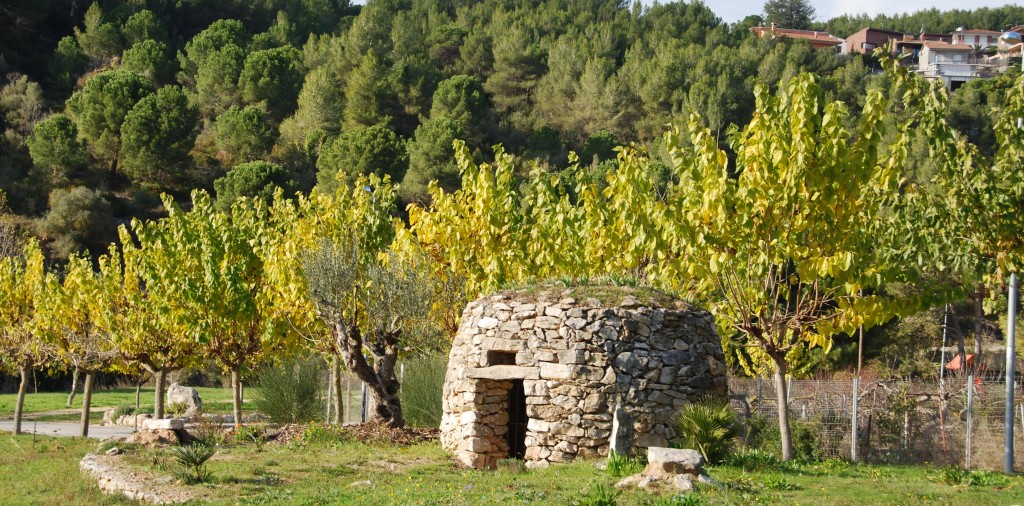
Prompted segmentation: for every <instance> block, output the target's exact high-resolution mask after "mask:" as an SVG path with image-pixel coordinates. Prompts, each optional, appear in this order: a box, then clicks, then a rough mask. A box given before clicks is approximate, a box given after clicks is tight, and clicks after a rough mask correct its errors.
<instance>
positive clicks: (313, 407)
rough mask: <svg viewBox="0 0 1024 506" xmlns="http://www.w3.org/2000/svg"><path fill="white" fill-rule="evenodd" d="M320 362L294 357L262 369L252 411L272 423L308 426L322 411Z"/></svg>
mask: <svg viewBox="0 0 1024 506" xmlns="http://www.w3.org/2000/svg"><path fill="white" fill-rule="evenodd" d="M323 377H324V363H323V360H321V359H320V358H319V357H294V358H290V359H286V360H282V361H281V362H278V363H276V364H274V365H272V366H269V367H266V368H264V369H263V370H262V371H261V372H260V374H259V376H258V377H257V379H256V384H255V386H256V388H255V390H256V393H255V395H254V397H255V399H254V404H255V406H256V409H257V410H258V411H259V412H260V413H263V414H264V415H266V416H268V417H270V419H271V420H272V421H273V422H274V423H278V424H287V423H309V422H312V421H315V420H320V419H321V418H322V417H323V412H324V399H323V389H324V385H323Z"/></svg>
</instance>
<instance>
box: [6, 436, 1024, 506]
mask: <svg viewBox="0 0 1024 506" xmlns="http://www.w3.org/2000/svg"><path fill="white" fill-rule="evenodd" d="M95 448H96V442H95V441H87V440H82V439H78V438H61V439H53V438H45V437H39V438H37V440H36V442H35V444H34V445H33V439H32V437H31V436H18V437H13V436H11V435H10V434H2V433H0V473H2V474H0V475H2V476H4V480H3V482H2V483H0V490H2V492H0V504H25V503H31V504H69V503H70V504H128V503H130V502H129V501H126V500H124V499H121V498H120V497H118V496H105V495H102V494H101V493H100V492H99V490H98V489H97V488H96V486H95V485H94V484H93V483H92V482H91V481H90V480H89V479H88V478H86V477H84V476H83V475H82V474H80V473H79V471H78V460H79V459H80V458H81V457H82V455H84V454H85V453H86V452H88V451H93V450H95ZM122 458H125V459H128V462H130V463H131V464H132V466H134V467H137V468H138V469H139V470H141V471H143V472H147V473H151V474H152V476H153V477H154V478H155V477H159V476H165V475H168V474H171V473H172V472H173V471H174V470H175V468H176V464H175V463H174V461H173V459H172V457H171V455H170V453H169V452H168V451H167V450H158V451H150V450H131V451H129V453H128V454H127V455H126V456H125V457H122ZM595 464H596V462H595V461H582V462H576V463H573V464H569V465H562V466H553V467H550V468H548V469H542V470H534V471H526V472H516V471H513V470H499V471H476V470H469V469H463V468H460V467H458V466H456V465H455V463H454V461H453V460H452V459H451V458H450V457H449V456H448V455H447V454H446V453H445V452H443V451H442V450H441V448H440V447H439V445H438V444H437V443H421V444H416V445H412V446H408V447H399V446H394V445H389V444H364V443H359V442H349V441H340V442H327V443H306V444H295V443H291V444H286V445H282V444H276V443H268V444H266V445H264V446H263V447H262V448H257V447H255V446H253V445H252V444H244V445H232V446H229V447H225V448H221V449H220V450H219V452H218V454H217V455H216V456H214V458H213V459H212V460H211V461H210V462H209V464H208V465H209V466H210V469H211V470H212V471H213V481H212V483H208V484H203V485H194V487H198V488H199V489H200V491H201V495H203V496H206V497H208V498H209V499H210V501H211V502H213V503H222V504H366V505H392V504H410V505H412V504H415V505H450V504H455V505H471V504H472V505H475V504H480V505H485V504H559V505H561V504H573V503H574V502H578V501H583V500H585V499H587V498H594V497H596V496H597V495H598V494H597V491H598V489H599V488H603V489H604V490H605V491H606V492H607V493H610V494H616V492H614V489H612V485H613V484H614V483H615V482H616V481H618V479H619V478H615V477H612V476H610V475H609V474H608V473H607V471H602V470H600V469H598V468H597V466H596V465H595ZM709 473H710V474H711V476H712V477H714V478H715V479H716V480H718V481H719V482H721V483H722V484H723V485H724V486H725V487H726V489H725V490H717V489H713V488H707V487H702V488H700V489H699V491H698V493H697V494H696V496H697V499H698V501H699V502H692V503H683V502H672V500H671V499H672V498H671V497H670V496H668V495H663V496H660V497H659V496H654V495H650V494H648V493H646V492H641V491H628V492H623V493H618V494H617V503H618V504H620V505H624V506H625V505H652V504H657V505H666V506H667V505H670V504H726V505H733V504H735V505H740V504H815V505H817V504H822V505H832V504H835V505H847V504H849V505H854V504H906V505H922V504H950V505H961V504H967V505H979V506H980V505H999V504H1003V505H1009V504H1020V503H1022V502H1024V477H1021V476H1017V477H1014V478H1006V477H1002V476H1001V475H990V476H988V479H987V480H982V481H983V483H984V484H977V485H961V486H953V485H948V484H946V483H945V482H943V481H942V479H941V476H942V474H943V473H942V471H941V470H940V469H935V468H931V467H922V466H916V467H911V466H869V465H849V464H846V463H843V462H839V461H829V462H824V463H820V464H806V465H786V466H777V467H770V468H767V469H759V470H756V471H744V470H743V469H741V468H738V467H730V466H715V467H712V468H710V470H709ZM367 482H369V483H367ZM57 484H59V486H55V485H57ZM584 504H597V503H584ZM599 504H608V503H599Z"/></svg>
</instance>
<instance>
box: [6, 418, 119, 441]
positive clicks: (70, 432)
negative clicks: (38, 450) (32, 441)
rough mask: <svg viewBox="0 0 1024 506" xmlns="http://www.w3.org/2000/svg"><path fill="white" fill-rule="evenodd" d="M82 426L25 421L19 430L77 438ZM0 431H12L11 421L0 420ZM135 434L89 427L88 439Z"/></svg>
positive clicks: (100, 427)
mask: <svg viewBox="0 0 1024 506" xmlns="http://www.w3.org/2000/svg"><path fill="white" fill-rule="evenodd" d="M81 429H82V426H81V425H79V424H78V423H76V422H33V421H31V420H26V421H24V422H22V423H21V430H22V431H23V432H25V433H26V434H31V433H32V431H33V430H35V432H36V434H39V435H41V436H77V435H78V434H79V433H80V432H81ZM0 431H6V432H12V431H14V422H13V421H11V420H0ZM132 432H135V430H134V429H132V428H131V427H119V426H112V427H103V426H100V425H90V426H89V437H91V438H93V439H107V438H112V437H122V436H127V435H129V434H131V433H132Z"/></svg>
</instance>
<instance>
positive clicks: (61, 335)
mask: <svg viewBox="0 0 1024 506" xmlns="http://www.w3.org/2000/svg"><path fill="white" fill-rule="evenodd" d="M101 290H102V285H101V283H100V280H99V277H98V276H97V275H96V273H95V272H94V271H93V269H92V261H91V260H90V259H89V258H87V257H83V256H78V255H74V256H72V257H71V258H70V259H69V261H68V265H67V267H66V269H65V270H64V271H63V272H47V273H46V275H45V277H44V280H43V285H42V289H41V290H40V292H39V293H38V294H37V295H36V301H37V306H36V307H37V311H38V315H37V316H38V317H37V318H36V322H35V328H36V331H37V332H39V335H40V336H41V337H42V338H43V340H44V342H45V344H46V347H47V350H48V352H49V353H50V356H51V358H52V359H53V360H54V361H55V362H61V363H64V364H66V365H67V366H68V367H70V368H72V369H74V370H76V371H78V372H80V373H81V374H83V375H85V384H84V388H83V391H82V418H81V424H82V430H81V435H82V437H85V436H88V435H89V411H90V408H91V404H92V389H93V382H94V380H95V378H96V374H97V373H100V372H102V371H104V370H107V369H108V368H110V367H111V365H113V364H114V363H115V362H116V361H117V360H118V353H117V350H116V349H115V348H114V347H113V346H112V345H111V341H110V339H109V336H107V335H106V334H105V333H104V331H103V329H101V328H100V327H99V326H97V321H96V312H95V305H94V304H95V301H96V300H98V299H99V298H100V297H101V295H100V293H101Z"/></svg>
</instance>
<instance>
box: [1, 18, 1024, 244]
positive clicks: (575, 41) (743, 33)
mask: <svg viewBox="0 0 1024 506" xmlns="http://www.w3.org/2000/svg"><path fill="white" fill-rule="evenodd" d="M751 14H752V15H754V14H758V13H751ZM1022 19H1024V8H1021V7H1009V6H1008V7H1005V8H1001V9H979V10H977V11H970V12H965V11H954V12H950V13H939V12H937V11H926V12H922V13H917V14H914V15H907V16H897V17H893V18H886V17H880V18H878V19H874V20H869V19H867V18H839V19H834V20H831V21H828V22H824V23H819V24H820V25H821V26H822V27H827V28H829V29H831V30H834V31H835V32H836V34H837V35H847V34H848V32H852V31H855V30H857V29H859V28H860V27H861V26H862V25H863V26H867V25H872V26H884V27H885V28H890V29H902V30H907V31H911V32H916V31H919V30H920V29H921V28H922V27H923V28H924V29H925V30H927V31H942V30H947V31H948V30H950V29H951V27H955V26H959V25H969V26H971V27H973V28H994V29H1000V28H1002V27H1003V26H1004V25H1005V24H1007V23H1012V22H1020V21H1021V20H1022ZM760 21H761V20H760V18H759V17H757V16H751V17H748V18H747V19H746V20H745V21H743V22H741V23H737V24H734V25H727V24H723V23H722V22H721V21H720V20H719V18H717V17H716V16H715V13H714V12H712V11H711V10H709V9H708V8H707V7H706V6H704V5H703V4H701V3H699V2H693V3H682V2H679V3H670V4H666V5H656V6H653V7H643V6H641V4H640V3H634V4H632V5H626V4H624V3H619V2H616V1H612V0H589V1H584V0H552V1H535V0H534V1H528V0H483V1H470V0H451V1H441V2H437V1H427V0H371V1H370V2H369V3H368V4H367V5H366V6H358V5H350V4H349V3H348V2H347V1H344V0H316V1H314V0H264V1H261V2H243V1H228V2H225V1H218V0H184V1H179V2H168V1H160V0H151V1H146V0H135V1H101V2H96V3H90V2H85V1H81V0H51V1H31V2H30V1H25V0H17V1H14V2H4V5H3V6H0V26H4V27H5V30H4V32H3V34H0V49H2V60H0V70H2V75H4V77H3V81H2V84H3V88H2V91H0V110H2V114H0V122H2V124H0V128H2V130H3V137H2V139H0V188H2V189H3V191H4V192H5V193H6V197H7V206H8V208H9V212H10V213H11V214H12V215H13V216H16V217H17V221H19V222H20V223H22V224H24V225H26V226H27V229H28V230H30V231H31V232H32V233H34V234H36V235H38V236H39V237H41V238H42V239H43V240H44V243H45V244H46V245H47V249H48V254H49V255H50V257H51V258H54V259H57V260H60V259H64V258H67V256H68V255H69V254H71V253H73V252H75V251H81V250H83V249H90V250H92V251H93V252H96V251H99V250H102V249H105V247H106V246H105V245H106V244H107V243H108V242H109V241H110V240H111V239H113V238H114V233H115V225H116V223H118V222H123V221H126V220H128V219H130V218H131V217H139V216H141V217H149V216H155V215H159V214H160V213H161V212H162V205H161V203H160V199H159V197H158V196H159V194H160V193H162V192H167V193H170V194H172V195H175V196H176V197H177V199H178V200H179V201H184V200H186V199H187V198H188V197H187V196H188V194H189V191H190V190H191V189H194V188H205V189H209V190H213V191H214V193H215V195H216V198H217V205H218V206H219V207H220V208H222V209H223V208H226V207H227V206H229V205H230V202H231V201H232V200H233V199H234V198H237V197H238V196H243V195H245V196H256V195H263V196H268V197H269V196H270V195H272V193H273V191H274V189H276V188H281V189H283V190H284V191H285V193H286V194H293V193H294V192H295V191H304V192H308V191H311V190H312V189H313V188H314V186H316V185H319V186H321V187H322V188H324V189H327V190H330V189H333V188H336V187H337V186H338V185H339V184H343V183H345V182H350V181H352V180H354V178H355V177H356V176H357V175H358V174H365V173H368V172H375V173H378V174H381V175H384V174H386V175H389V176H391V178H392V180H393V181H396V182H400V183H401V197H402V199H403V201H405V202H415V201H420V202H422V201H424V200H425V199H427V198H428V197H427V194H426V187H427V184H428V182H429V181H431V180H438V181H439V182H440V184H441V185H442V186H444V187H448V188H451V187H454V186H456V185H457V184H458V181H459V177H458V172H457V169H456V166H455V164H454V156H453V151H452V141H453V140H455V139H463V140H465V141H466V142H467V144H468V146H469V147H470V149H471V150H472V152H473V153H474V156H475V157H476V158H477V159H478V160H485V159H488V158H490V157H492V156H493V152H492V149H491V146H492V145H494V144H499V143H500V144H502V145H503V146H504V147H505V149H506V150H507V151H508V152H511V153H514V154H517V155H519V156H522V157H523V158H525V159H534V160H537V162H538V163H540V164H541V165H542V166H543V167H544V168H545V169H546V170H549V171H558V170H562V169H564V168H565V167H566V166H567V165H568V153H569V152H570V151H575V152H577V153H578V155H579V156H580V158H581V159H582V160H583V161H584V162H585V163H584V165H589V164H591V162H593V164H592V165H591V167H590V168H589V169H588V170H589V171H591V172H590V174H589V176H588V174H583V175H582V176H583V177H592V176H594V175H596V174H601V173H603V172H604V171H606V170H607V167H608V165H609V164H614V163H615V161H614V153H613V151H612V148H613V147H614V146H616V145H619V144H623V143H629V142H637V143H639V144H640V145H644V146H646V147H647V150H648V151H649V152H650V153H652V154H653V155H654V156H655V157H657V156H658V155H657V154H658V153H659V152H660V151H659V150H660V148H659V143H660V142H661V141H660V140H659V139H660V135H661V134H662V133H663V132H664V130H665V128H666V126H667V125H669V124H670V123H673V122H674V121H677V120H678V119H680V118H686V117H687V116H688V115H689V114H690V113H691V112H699V113H700V114H701V116H702V117H703V118H704V120H705V121H706V122H707V123H708V126H710V128H711V129H712V131H714V132H717V133H718V137H719V142H720V144H722V145H723V146H726V131H727V128H728V126H729V125H730V124H744V123H746V122H747V121H749V119H750V116H751V114H752V110H753V106H754V104H753V87H754V83H755V82H757V81H760V82H763V83H766V84H768V85H769V86H770V87H773V88H774V87H776V86H777V85H778V83H780V82H783V81H785V80H788V79H789V78H791V77H793V76H795V75H797V74H798V73H799V72H801V71H811V72H814V73H817V74H819V75H821V76H823V77H822V82H821V86H822V88H823V90H824V92H825V94H826V95H827V96H828V97H827V98H831V99H839V100H842V101H844V102H846V103H847V104H848V105H849V107H850V110H851V113H852V114H853V115H857V114H858V113H859V107H860V106H861V105H862V103H863V100H864V95H865V89H866V88H868V87H870V86H874V85H876V84H872V83H877V82H878V79H880V78H874V77H872V71H873V70H874V69H876V68H877V63H876V62H874V61H873V60H872V59H871V58H870V57H863V56H860V55H856V56H852V57H843V56H837V55H835V54H831V53H830V52H828V51H814V50H812V49H811V48H810V46H809V45H807V44H805V43H801V42H793V41H788V40H767V39H758V38H756V37H755V36H754V35H753V34H752V33H751V32H750V30H749V28H750V27H751V26H754V25H756V24H757V23H758V22H760ZM1009 83H1010V81H1009V80H993V81H990V82H976V83H972V85H970V86H966V87H964V89H963V90H962V91H960V92H959V93H958V94H957V96H956V97H954V99H953V101H952V104H953V105H952V106H951V112H950V116H951V119H952V120H953V121H954V124H955V125H957V126H958V127H961V128H963V129H964V130H965V131H967V133H968V134H969V135H971V137H972V140H974V141H975V142H978V143H979V144H980V145H981V146H982V148H983V150H984V149H985V146H989V147H990V146H991V145H992V144H993V141H992V139H991V134H990V133H989V132H990V131H991V130H990V129H985V128H983V127H984V125H985V123H984V122H985V121H986V118H987V117H988V109H989V108H990V107H998V106H999V105H1000V104H1001V103H1002V101H1003V100H1004V97H1003V94H1004V92H1005V89H1007V87H1008V86H1009ZM979 125H981V126H980V127H979ZM602 167H603V168H602ZM339 174H340V176H339ZM520 176H522V177H526V175H525V174H520Z"/></svg>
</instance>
